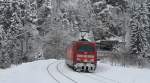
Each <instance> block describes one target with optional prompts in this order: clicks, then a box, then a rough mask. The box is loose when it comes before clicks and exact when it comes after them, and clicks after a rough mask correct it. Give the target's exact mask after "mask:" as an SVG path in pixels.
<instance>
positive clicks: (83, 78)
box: [0, 59, 150, 83]
mask: <svg viewBox="0 0 150 83" xmlns="http://www.w3.org/2000/svg"><path fill="white" fill-rule="evenodd" d="M149 77H150V70H149V69H137V68H123V67H119V66H111V65H109V64H106V63H100V62H99V63H98V67H97V70H96V71H95V73H78V72H74V71H73V70H71V69H69V68H68V67H67V66H66V65H65V64H64V60H53V59H50V60H41V61H35V62H31V63H24V64H22V65H19V66H12V67H11V68H9V69H6V70H0V83H150V79H149Z"/></svg>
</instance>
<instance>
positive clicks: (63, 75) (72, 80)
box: [47, 61, 77, 83]
mask: <svg viewBox="0 0 150 83" xmlns="http://www.w3.org/2000/svg"><path fill="white" fill-rule="evenodd" d="M55 64H56V66H55V68H56V70H57V73H59V75H61V76H62V77H65V78H66V79H67V80H69V81H70V82H69V83H77V81H75V80H74V79H72V78H70V77H69V76H67V75H66V74H65V73H63V72H62V71H61V69H60V68H59V66H60V62H59V63H58V61H55V62H53V63H51V64H49V65H48V66H47V72H48V74H49V76H50V77H52V78H53V79H54V80H55V81H56V82H57V83H64V82H63V80H60V79H59V78H58V77H57V76H55V74H53V73H52V72H51V71H50V70H49V69H50V67H51V66H53V65H55Z"/></svg>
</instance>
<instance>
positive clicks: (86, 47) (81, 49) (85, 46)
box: [78, 45, 95, 52]
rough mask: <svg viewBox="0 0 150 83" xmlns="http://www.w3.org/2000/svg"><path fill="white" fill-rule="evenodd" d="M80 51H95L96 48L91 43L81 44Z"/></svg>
mask: <svg viewBox="0 0 150 83" xmlns="http://www.w3.org/2000/svg"><path fill="white" fill-rule="evenodd" d="M78 51H79V52H94V51H95V49H94V47H93V46H90V45H81V46H80V47H79V49H78Z"/></svg>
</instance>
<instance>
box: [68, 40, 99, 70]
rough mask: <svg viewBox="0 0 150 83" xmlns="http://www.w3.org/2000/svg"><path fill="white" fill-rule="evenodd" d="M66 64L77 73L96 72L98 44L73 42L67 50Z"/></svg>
mask: <svg viewBox="0 0 150 83" xmlns="http://www.w3.org/2000/svg"><path fill="white" fill-rule="evenodd" d="M66 64H67V65H68V66H69V67H71V68H73V69H74V70H75V71H87V72H94V71H95V69H96V66H97V51H96V43H95V42H88V41H73V42H72V44H71V45H70V46H68V48H67V56H66Z"/></svg>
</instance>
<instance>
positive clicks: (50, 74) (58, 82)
mask: <svg viewBox="0 0 150 83" xmlns="http://www.w3.org/2000/svg"><path fill="white" fill-rule="evenodd" d="M56 62H57V61H54V62H52V63H50V64H49V65H48V66H47V68H46V69H47V72H48V74H49V76H50V77H52V78H53V79H54V80H55V81H56V82H57V83H60V81H59V80H57V79H56V77H55V76H54V75H53V74H52V73H51V72H50V71H49V67H50V66H51V65H53V64H55V63H56Z"/></svg>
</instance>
